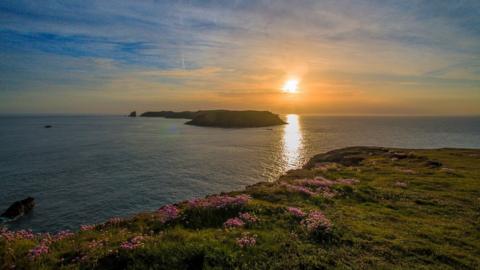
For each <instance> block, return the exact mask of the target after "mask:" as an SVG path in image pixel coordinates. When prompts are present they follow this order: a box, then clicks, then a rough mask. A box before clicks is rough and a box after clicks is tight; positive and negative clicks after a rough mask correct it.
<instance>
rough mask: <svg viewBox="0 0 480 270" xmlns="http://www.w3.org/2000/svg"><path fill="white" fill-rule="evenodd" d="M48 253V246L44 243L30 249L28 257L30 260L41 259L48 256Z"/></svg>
mask: <svg viewBox="0 0 480 270" xmlns="http://www.w3.org/2000/svg"><path fill="white" fill-rule="evenodd" d="M48 251H49V250H48V245H47V244H46V243H44V242H41V243H40V244H39V245H38V246H36V247H34V248H32V249H30V251H29V252H28V255H27V256H28V258H29V259H31V260H35V259H37V258H38V257H40V256H42V255H44V254H47V253H48Z"/></svg>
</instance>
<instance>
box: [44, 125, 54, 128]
mask: <svg viewBox="0 0 480 270" xmlns="http://www.w3.org/2000/svg"><path fill="white" fill-rule="evenodd" d="M43 127H44V128H51V127H52V126H51V125H45V126H43Z"/></svg>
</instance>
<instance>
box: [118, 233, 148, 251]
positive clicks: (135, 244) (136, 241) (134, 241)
mask: <svg viewBox="0 0 480 270" xmlns="http://www.w3.org/2000/svg"><path fill="white" fill-rule="evenodd" d="M143 239H144V238H143V236H135V237H133V238H131V239H130V240H128V241H125V242H123V243H122V244H121V245H120V248H122V249H127V250H132V249H137V248H140V247H143V243H142V241H143Z"/></svg>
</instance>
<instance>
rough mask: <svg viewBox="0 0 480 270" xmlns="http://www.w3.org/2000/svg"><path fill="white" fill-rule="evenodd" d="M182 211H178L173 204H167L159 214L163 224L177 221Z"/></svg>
mask: <svg viewBox="0 0 480 270" xmlns="http://www.w3.org/2000/svg"><path fill="white" fill-rule="evenodd" d="M179 213H180V211H179V210H178V208H177V207H175V206H174V205H171V204H167V205H165V206H162V207H161V208H160V209H158V211H157V214H158V215H159V216H160V219H161V220H162V222H164V223H165V222H167V221H170V220H173V219H176V218H177V217H178V215H179Z"/></svg>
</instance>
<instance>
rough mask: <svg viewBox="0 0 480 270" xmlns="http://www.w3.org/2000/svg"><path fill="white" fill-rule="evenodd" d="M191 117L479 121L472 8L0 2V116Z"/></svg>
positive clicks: (478, 21) (233, 0)
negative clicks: (229, 112) (241, 114)
mask: <svg viewBox="0 0 480 270" xmlns="http://www.w3.org/2000/svg"><path fill="white" fill-rule="evenodd" d="M290 79H296V80H298V81H299V91H298V92H297V93H285V92H283V91H282V86H283V85H284V84H285V82H286V81H288V80H290ZM199 109H255V110H270V111H273V112H277V113H299V114H320V115H480V1H478V0H473V1H463V0H458V1H449V0H438V1H416V0H410V1H403V0H399V1H389V0H382V1H380V0H379V1H373V0H372V1H363V0H355V1H354V0H352V1H343V0H334V1H320V0H318V1H315V0H305V1H304V0H298V1H281V0H263V1H262V0H255V1H253V0H252V1H249V0H248V1H241V0H228V1H213V0H209V1H200V0H198V1H194V0H190V1H188V0H183V1H180V0H178V1H167V0H164V1H140V0H139V1H115V0H111V1H87V0H70V1H21V0H4V1H1V2H0V114H127V113H129V112H130V111H133V110H136V111H138V112H143V111H149V110H157V111H159V110H199Z"/></svg>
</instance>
